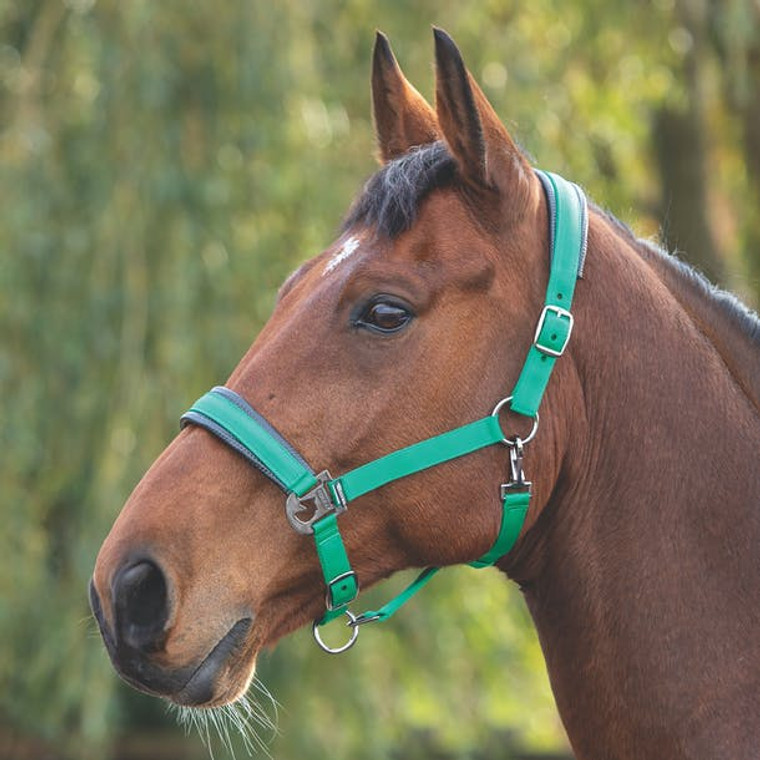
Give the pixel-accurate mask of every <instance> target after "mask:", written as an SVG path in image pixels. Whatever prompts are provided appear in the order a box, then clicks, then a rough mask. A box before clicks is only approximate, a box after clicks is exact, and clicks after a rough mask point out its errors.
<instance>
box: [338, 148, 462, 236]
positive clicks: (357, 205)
mask: <svg viewBox="0 0 760 760" xmlns="http://www.w3.org/2000/svg"><path fill="white" fill-rule="evenodd" d="M455 178H456V163H455V161H454V159H453V158H452V157H451V154H450V153H449V152H448V151H447V150H446V146H445V145H444V144H443V143H442V142H434V143H431V144H430V145H422V146H420V147H417V148H413V149H412V150H410V151H409V152H408V153H405V154H404V155H403V156H400V157H399V158H396V159H394V160H393V161H390V162H389V163H387V164H386V165H385V166H383V167H382V169H380V170H379V171H378V172H376V173H375V174H373V175H372V176H371V177H370V178H369V180H368V181H367V184H366V185H365V186H364V189H363V190H362V193H361V195H360V196H359V197H358V198H357V199H356V200H355V201H354V204H353V205H352V206H351V208H350V209H349V212H348V216H347V217H346V219H345V221H344V222H343V232H345V231H346V230H348V229H349V228H351V227H353V226H354V225H362V226H367V227H374V228H375V229H376V230H377V233H378V234H379V235H381V236H383V237H387V238H390V239H394V238H397V237H398V236H399V235H400V234H401V233H402V232H406V231H407V230H408V229H410V228H411V226H412V225H413V224H414V222H415V220H416V218H417V213H418V211H419V208H420V205H421V203H422V201H423V200H424V199H425V198H426V197H427V196H428V195H429V194H430V193H431V192H432V191H433V190H437V189H438V188H442V187H453V186H454V185H455Z"/></svg>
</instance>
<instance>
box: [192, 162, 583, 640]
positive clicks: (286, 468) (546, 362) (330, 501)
mask: <svg viewBox="0 0 760 760" xmlns="http://www.w3.org/2000/svg"><path fill="white" fill-rule="evenodd" d="M536 174H537V175H538V178H539V179H540V181H541V183H542V185H543V187H544V191H545V194H546V199H547V204H548V207H549V220H550V248H551V267H550V274H549V282H548V286H547V292H546V300H545V305H544V308H543V310H542V312H541V315H540V317H539V320H538V324H537V327H536V331H535V336H534V339H533V344H532V345H531V347H530V349H529V351H528V356H527V357H526V360H525V364H524V365H523V368H522V371H521V373H520V376H519V378H518V380H517V383H516V385H515V387H514V390H513V392H512V396H511V397H509V398H508V399H505V400H504V401H502V402H500V403H499V404H498V405H497V406H496V409H495V410H494V412H493V413H492V414H491V415H489V416H488V417H484V418H483V419H480V420H476V421H475V422H471V423H469V424H466V425H463V426H461V427H459V428H455V429H454V430H450V431H448V432H445V433H442V434H440V435H437V436H434V437H432V438H428V439H426V440H423V441H421V442H419V443H416V444H413V445H412V446H407V447H406V448H403V449H400V450H398V451H394V452H391V453H390V454H387V455H385V456H383V457H380V458H379V459H375V460H374V461H372V462H368V463H367V464H364V465H361V466H360V467H357V468H355V469H353V470H350V471H349V472H347V473H344V474H343V475H341V476H340V477H338V478H332V477H331V476H330V475H329V473H327V472H326V471H324V472H322V473H319V474H315V473H314V471H313V470H312V469H311V467H309V465H308V464H307V463H306V461H305V460H304V459H303V458H302V457H301V456H300V454H298V452H297V451H296V450H295V449H294V448H293V447H292V446H291V445H290V444H289V443H288V441H287V440H286V439H285V438H284V437H283V436H282V435H280V433H278V432H277V430H275V428H274V427H273V426H272V425H271V424H270V423H269V422H267V420H266V419H264V417H262V416H261V415H260V414H259V413H258V412H256V411H255V410H254V409H253V408H252V407H251V406H250V405H249V404H248V403H247V402H246V401H245V400H244V399H243V398H242V397H241V396H239V395H238V394H237V393H235V392H234V391H232V390H230V389H229V388H225V387H221V386H217V387H216V388H213V389H212V390H211V391H209V392H208V393H206V394H205V395H204V396H202V397H201V398H200V399H198V401H196V402H195V404H193V406H192V407H191V408H190V409H189V410H188V411H187V412H186V413H185V414H184V415H182V418H181V425H182V427H184V426H185V425H187V424H190V423H192V424H194V425H198V426H200V427H203V428H205V429H206V430H208V431H209V432H211V433H212V434H214V435H215V436H217V437H218V438H220V439H221V440H222V441H224V442H225V443H226V444H227V445H229V446H230V447H232V448H233V449H234V450H235V451H237V452H239V453H240V454H241V455H242V456H243V457H245V459H246V460H248V462H250V463H251V464H252V465H253V466H254V467H256V468H257V469H258V470H260V471H261V472H262V473H263V474H264V475H266V476H267V477H268V478H269V479H270V480H272V481H273V482H274V483H276V484H277V485H278V486H279V487H280V488H281V489H282V490H283V491H285V493H287V494H288V499H287V505H286V513H287V516H288V519H289V520H290V522H291V525H293V527H294V528H295V529H296V530H298V531H299V532H301V533H309V534H313V535H314V540H315V545H316V550H317V555H318V558H319V562H320V566H321V568H322V574H323V576H324V580H325V587H326V591H327V595H326V601H325V606H326V612H325V615H324V617H323V618H322V619H321V620H319V621H317V622H316V623H315V630H316V626H317V625H322V624H323V623H326V622H328V621H329V620H332V619H333V618H335V617H338V616H339V615H342V614H347V615H348V616H349V625H351V626H353V627H354V630H355V631H356V626H358V625H361V624H363V623H367V622H372V621H375V620H385V619H387V618H388V617H390V616H391V615H392V614H393V613H394V612H396V610H397V609H398V608H399V607H401V606H402V605H403V604H404V603H406V602H407V601H408V600H409V599H410V598H411V597H412V596H413V595H414V594H415V593H416V592H417V591H419V590H420V589H421V588H422V587H423V586H425V585H426V584H427V583H428V582H429V581H430V579H431V578H432V577H433V576H434V575H435V573H436V572H437V571H438V569H439V568H437V567H429V568H426V569H425V570H423V571H422V573H421V574H420V575H419V576H418V577H417V578H416V579H415V580H414V581H413V582H412V583H411V584H410V585H409V586H408V587H407V588H406V589H405V590H404V591H402V592H401V593H400V594H399V595H397V596H396V597H395V598H393V599H392V600H391V601H390V602H388V603H387V604H386V605H384V606H383V607H381V608H380V609H378V610H372V611H369V612H365V613H364V614H363V615H360V616H358V617H354V616H353V615H351V613H349V612H347V606H348V604H349V603H350V602H351V601H353V599H354V598H355V597H356V595H357V594H358V591H359V584H358V581H357V578H356V574H355V573H354V571H353V570H352V569H351V564H350V562H349V559H348V555H347V554H346V549H345V546H344V544H343V540H342V538H341V535H340V531H339V530H338V523H337V516H338V514H339V513H340V512H343V511H345V510H346V508H347V506H348V503H349V502H350V501H352V500H353V499H356V498H359V497H360V496H363V495H364V494H366V493H369V492H370V491H374V490H376V489H378V488H380V487H382V486H384V485H386V484H388V483H390V482H392V481H394V480H398V479H399V478H403V477H406V476H408V475H412V474H414V473H416V472H420V471H422V470H425V469H427V468H429V467H433V466H435V465H438V464H441V463H442V462H447V461H450V460H452V459H456V458H458V457H461V456H464V455H466V454H470V453H472V452H474V451H477V450H479V449H482V448H485V447H486V446H491V445H494V444H496V443H507V444H508V445H510V446H512V447H515V446H517V447H519V450H520V454H519V456H520V457H522V453H521V452H522V443H523V442H520V441H519V439H515V441H511V442H510V441H509V440H508V439H506V438H505V437H504V433H503V431H502V430H501V427H500V425H499V420H498V410H499V409H500V408H501V406H502V405H503V404H505V403H506V402H507V401H509V402H510V408H511V409H512V411H514V412H517V413H518V414H522V415H526V416H529V417H535V418H537V414H538V407H539V405H540V403H541V399H542V398H543V394H544V391H545V390H546V386H547V384H548V382H549V378H550V377H551V372H552V369H553V368H554V364H555V362H556V360H557V359H558V358H559V357H560V356H562V354H563V353H564V351H565V349H566V348H567V345H568V342H569V340H570V335H571V333H572V329H573V316H572V314H571V313H570V306H571V303H572V298H573V294H574V291H575V283H576V279H577V278H579V277H581V275H582V270H583V264H584V258H585V254H586V238H587V228H588V218H587V208H586V199H585V196H584V195H583V192H582V191H581V190H580V188H578V187H577V186H576V185H574V184H572V183H570V182H567V181H566V180H564V179H562V177H560V176H558V175H556V174H551V173H548V172H541V171H536ZM532 435H533V434H532V433H531V435H530V437H532ZM524 442H527V439H526V441H524ZM513 454H514V448H513V449H511V451H510V456H511V457H513ZM512 461H513V463H514V461H515V459H514V458H513V459H512ZM520 467H521V465H520ZM529 485H530V484H529V483H527V482H524V481H523V480H522V470H521V469H520V477H518V478H517V482H512V483H510V484H507V485H505V486H502V491H503V494H502V501H503V509H502V520H501V526H500V529H499V534H498V536H497V537H496V540H495V542H494V544H493V545H492V547H491V548H490V549H489V550H488V552H486V553H485V554H484V555H483V556H482V557H480V558H478V559H476V560H473V561H472V562H470V563H469V564H470V565H472V566H473V567H488V566H490V565H492V564H494V563H495V562H496V561H497V560H498V559H499V558H500V557H503V556H504V555H505V554H507V553H508V552H509V551H510V550H511V549H512V547H513V546H514V544H515V542H516V541H517V538H518V537H519V535H520V532H521V530H522V526H523V523H524V520H525V515H526V513H527V510H528V506H529V504H530V490H529ZM515 486H517V488H514V487H515ZM307 502H311V503H313V510H312V514H311V516H310V517H308V518H307V519H302V518H301V516H300V514H301V513H302V512H304V511H306V510H307V506H306V503H307ZM315 636H316V637H317V640H318V641H319V642H320V644H321V645H322V647H323V648H324V649H326V650H327V651H335V652H337V651H344V649H345V648H347V647H348V646H350V645H351V644H352V643H353V641H354V639H355V633H354V635H353V636H352V638H351V641H350V642H349V643H348V644H347V645H346V646H344V647H342V648H340V649H339V650H331V649H329V648H327V647H326V646H325V645H324V644H322V643H321V640H320V639H319V637H318V635H317V634H315Z"/></svg>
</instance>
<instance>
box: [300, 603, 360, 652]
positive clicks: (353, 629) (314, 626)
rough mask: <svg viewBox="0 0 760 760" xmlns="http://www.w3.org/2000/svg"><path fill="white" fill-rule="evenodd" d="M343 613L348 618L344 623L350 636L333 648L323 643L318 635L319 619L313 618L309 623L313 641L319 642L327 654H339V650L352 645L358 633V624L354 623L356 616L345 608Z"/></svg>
mask: <svg viewBox="0 0 760 760" xmlns="http://www.w3.org/2000/svg"><path fill="white" fill-rule="evenodd" d="M343 614H344V615H345V616H346V617H347V618H348V622H347V623H346V625H347V626H348V627H349V628H350V629H351V638H350V639H349V640H348V641H347V642H346V643H345V644H343V645H342V646H339V647H335V648H333V647H329V646H328V645H327V644H325V642H324V641H322V637H321V636H320V635H319V621H317V620H315V621H314V622H313V623H312V625H311V633H312V636H314V641H316V642H317V644H319V647H320V649H322V650H323V651H324V652H327V653H328V654H340V653H341V652H345V651H346V650H347V649H351V647H352V646H353V645H354V642H355V641H356V638H357V636H358V635H359V626H358V625H356V624H355V623H356V616H355V615H352V614H351V613H350V612H349V611H348V610H346V611H345V612H344V613H343Z"/></svg>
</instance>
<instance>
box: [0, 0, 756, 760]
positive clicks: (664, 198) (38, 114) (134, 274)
mask: <svg viewBox="0 0 760 760" xmlns="http://www.w3.org/2000/svg"><path fill="white" fill-rule="evenodd" d="M432 23H435V24H438V25H440V26H443V27H444V28H445V29H447V30H448V31H449V32H450V33H451V34H453V36H454V37H455V38H456V40H457V41H458V43H459V45H460V47H461V49H462V51H463V53H464V56H465V58H466V60H467V62H468V65H469V66H470V68H471V69H472V71H473V72H474V74H475V75H476V77H477V78H478V79H479V80H480V81H481V82H482V84H483V87H484V89H485V91H486V93H487V94H488V96H489V97H490V98H491V100H492V102H493V103H494V105H495V106H496V109H497V111H498V112H499V113H500V114H501V115H502V117H503V118H504V119H505V121H506V123H507V124H508V125H509V127H510V129H512V130H513V132H514V134H515V136H516V137H517V138H518V140H519V141H520V142H521V144H522V145H523V146H524V147H525V149H526V150H527V151H529V153H530V154H531V155H532V156H534V157H535V160H536V162H537V164H538V165H540V166H543V167H545V168H547V169H552V170H555V171H559V172H561V173H563V174H565V175H566V176H568V177H570V178H572V179H574V180H576V181H578V182H580V183H581V184H583V185H584V186H585V187H586V188H587V189H588V191H589V192H590V194H591V195H592V197H594V198H595V199H596V200H597V201H598V202H599V203H600V204H602V205H604V206H606V207H608V208H610V209H611V210H612V211H613V212H615V213H616V214H617V215H618V216H620V217H621V218H622V219H623V220H624V221H626V222H628V223H630V224H632V226H633V227H634V229H635V230H636V231H637V232H638V233H640V234H642V235H645V236H662V237H663V238H664V240H665V241H666V243H667V245H668V246H669V247H670V248H673V249H675V248H678V249H679V250H681V251H683V252H684V253H683V256H684V257H685V258H687V259H690V260H691V261H693V262H695V263H696V264H697V265H698V266H699V267H700V268H701V269H702V270H704V271H705V272H707V273H708V274H709V275H710V276H711V277H712V278H713V279H715V280H717V281H719V282H720V283H722V284H724V285H725V286H727V287H730V288H732V289H735V290H737V291H738V292H739V293H740V294H741V295H742V296H743V297H744V298H745V299H746V300H747V301H748V302H749V303H750V304H756V303H757V298H758V295H760V245H759V242H760V213H759V211H758V209H759V208H760V204H759V203H758V200H760V196H759V195H758V192H759V189H760V188H759V183H760V179H759V178H760V5H758V3H757V0H722V1H720V0H651V1H650V0H629V2H613V3H610V2H609V1H608V0H565V2H558V1H556V0H531V2H530V3H527V2H522V1H520V0H483V1H482V2H471V3H468V2H463V1H462V0H419V1H418V2H415V3H406V2H398V1H392V0H387V1H386V2H382V3H380V2H374V3H373V2H369V0H343V1H342V2H338V1H337V0H334V1H328V0H320V1H318V0H281V1H280V2H270V1H267V2H264V1H263V0H215V2H189V1H188V0H161V1H160V2H158V1H157V0H121V2H119V1H118V0H66V1H65V2H64V1H63V0H0V388H1V389H2V396H0V398H1V399H2V400H1V401H0V452H2V453H1V455H0V519H1V521H2V529H0V757H2V758H14V760H16V759H21V758H49V759H50V760H63V759H66V760H68V759H69V758H83V759H87V758H105V759H106V760H108V759H109V758H110V759H116V758H119V759H120V760H128V759H132V758H166V759H167V760H169V758H180V757H184V758H203V757H206V756H207V752H206V750H205V749H204V748H203V746H202V743H201V741H200V739H199V738H198V736H197V735H195V734H192V733H191V735H190V736H189V737H187V738H185V737H184V735H183V733H182V731H181V729H179V728H178V727H177V724H176V719H175V717H174V716H173V715H171V714H168V713H167V711H166V709H165V707H164V706H163V704H162V703H161V702H160V701H158V700H156V699H152V698H149V697H144V696H142V695H139V694H137V693H136V692H133V691H132V690H130V689H129V688H127V687H125V686H123V685H121V684H120V682H119V681H118V679H117V678H116V677H115V675H114V674H113V672H112V670H111V668H110V665H109V663H108V661H107V657H106V654H105V651H104V649H103V647H102V645H101V643H100V641H99V639H98V637H97V635H96V633H95V628H94V624H93V623H92V621H91V620H90V616H89V612H88V606H87V602H86V586H87V581H88V577H89V574H90V572H91V569H92V566H93V562H94V558H95V554H96V552H97V549H98V547H99V544H100V542H101V540H102V539H103V537H104V536H105V534H106V532H107V531H108V528H109V526H110V524H111V522H112V521H113V519H114V517H115V516H116V514H117V513H118V511H119V509H120V507H121V505H122V503H123V501H124V500H125V498H126V497H127V495H128V494H129V492H130V490H131V489H132V487H133V486H134V484H135V483H136V482H137V480H138V479H139V477H140V475H141V473H142V472H143V471H144V470H145V469H146V468H147V466H148V465H149V463H150V462H151V461H152V460H153V459H154V457H155V456H156V455H157V454H158V453H159V452H160V451H161V449H162V448H163V446H164V445H165V444H166V443H167V442H168V441H169V440H170V439H171V437H172V436H173V435H174V434H175V432H176V430H177V419H178V416H179V414H180V413H181V412H182V411H183V410H184V409H185V408H186V406H187V405H188V403H189V402H190V401H192V400H194V399H195V398H196V397H197V396H199V395H200V394H201V393H202V392H203V391H205V390H206V389H207V388H208V387H209V386H211V385H213V384H215V383H219V382H222V381H223V380H224V378H225V377H226V376H227V375H228V373H229V372H230V371H231V369H232V368H233V366H234V365H235V363H236V362H237V359H238V358H239V357H240V356H241V354H242V353H243V352H244V350H245V349H246V348H247V346H248V345H249V344H250V342H251V341H252V339H253V337H254V336H255V334H256V332H257V330H258V329H259V328H260V327H261V325H262V324H263V322H264V321H265V320H266V318H267V315H268V314H269V312H270V310H271V308H272V304H273V300H274V294H275V289H276V287H277V286H278V284H279V283H280V282H281V281H282V280H283V279H284V277H285V276H286V275H287V274H288V273H289V272H290V271H291V270H292V269H293V268H294V267H295V266H296V265H297V264H299V263H300V262H301V261H303V260H305V259H306V258H309V257H311V256H313V255H314V254H316V253H318V252H319V251H320V250H321V249H322V248H323V247H325V246H326V245H327V244H328V243H329V241H330V240H331V238H332V237H333V235H334V233H335V230H336V229H337V227H338V224H339V221H340V219H341V216H342V214H343V213H344V211H345V209H346V208H347V205H348V203H349V202H350V199H351V198H352V196H353V194H354V193H355V192H356V190H357V189H358V188H359V187H360V185H361V183H362V181H363V179H364V178H365V177H366V176H367V175H368V174H370V173H371V172H372V171H373V167H374V162H373V158H372V155H373V150H374V146H373V136H372V126H371V118H370V108H369V86H368V81H369V61H370V54H371V47H372V43H373V33H374V30H375V28H381V29H383V30H384V31H385V32H386V33H387V34H388V35H389V36H390V38H391V41H392V43H393V45H394V48H395V50H396V53H397V55H398V56H399V59H400V61H401V64H402V66H403V67H404V69H405V71H406V73H407V75H408V76H409V77H410V79H411V80H412V81H413V82H414V83H415V84H416V85H417V86H418V89H420V90H421V92H423V94H426V95H432V69H431V60H432V36H431V34H430V24H432ZM474 573H475V571H472V570H467V569H461V570H459V569H458V570H451V571H449V572H447V573H444V574H443V576H444V577H443V578H442V579H441V580H440V581H439V582H438V583H436V584H434V585H433V587H432V588H431V589H430V590H429V591H427V592H426V593H425V594H424V595H423V596H422V597H420V598H419V600H418V601H416V602H415V603H414V604H413V605H410V606H409V607H408V608H406V609H405V610H404V611H403V613H402V614H400V615H398V617H397V618H396V619H394V620H393V621H392V622H390V623H388V624H386V625H385V626H383V627H382V629H381V630H378V629H375V630H372V631H371V632H370V631H366V632H365V634H364V636H362V640H361V642H360V646H358V647H357V648H356V649H354V650H352V651H351V652H350V653H349V654H347V655H344V656H343V657H342V658H340V659H336V658H330V657H328V656H327V655H324V654H322V653H320V652H319V651H318V650H317V649H316V647H315V646H314V645H313V644H312V642H311V639H310V636H309V635H308V633H306V632H302V633H299V634H296V635H295V636H293V637H292V638H291V639H290V640H288V641H286V642H283V643H282V644H281V645H280V646H279V647H278V648H277V649H276V650H275V651H274V652H273V653H271V654H269V655H267V656H265V657H264V658H263V660H262V663H261V666H260V675H261V678H262V680H263V681H264V682H265V683H266V684H267V686H268V687H269V688H270V689H271V691H272V692H273V694H274V696H275V697H276V698H277V699H278V700H279V702H280V703H281V705H282V707H281V709H280V715H279V728H280V736H278V737H277V738H276V739H274V741H273V742H272V743H271V745H270V751H271V753H272V755H273V756H274V757H277V758H296V757H299V758H331V760H342V759H343V758H352V759H354V760H365V759H367V760H369V759H370V758H405V759H407V758H408V759H411V760H413V759H414V758H418V757H435V758H440V759H441V760H449V759H453V758H483V759H486V758H503V759H505V760H506V759H508V758H517V757H520V758H528V757H531V758H537V757H560V756H564V755H565V754H566V753H567V749H566V743H565V739H564V735H563V731H562V728H561V725H560V723H559V719H558V718H557V715H556V711H555V709H554V707H553V703H552V700H551V694H550V691H549V687H548V684H547V681H546V675H545V672H544V667H543V662H542V659H541V654H540V651H539V648H538V644H537V641H536V638H535V634H534V633H533V630H532V627H531V623H530V620H529V618H528V615H527V613H526V611H525V609H524V606H523V605H522V602H521V600H520V598H519V594H518V593H517V591H516V590H515V589H513V588H512V587H511V586H510V585H509V584H508V583H506V582H504V581H502V579H501V578H500V577H499V576H498V574H497V573H496V572H495V571H487V572H482V573H477V574H474ZM401 582H403V579H401V580H400V581H395V582H392V583H397V584H399V583H401ZM388 592H389V591H388V589H387V588H386V589H385V590H384V592H383V594H384V595H387V594H388ZM215 752H216V757H218V758H223V757H226V756H227V754H228V753H227V751H226V750H224V749H223V748H221V747H219V746H218V743H215Z"/></svg>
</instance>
